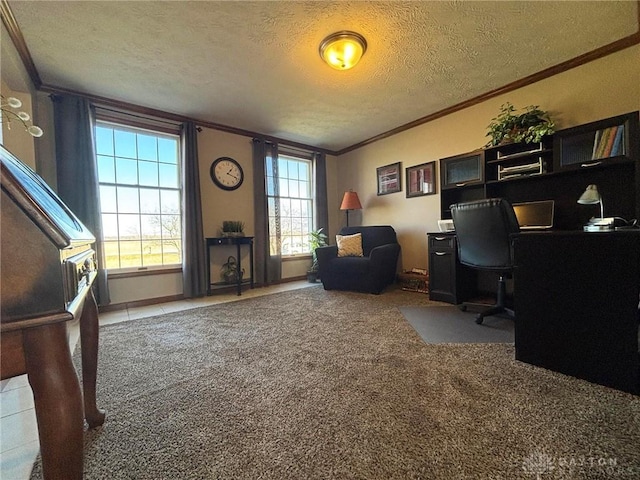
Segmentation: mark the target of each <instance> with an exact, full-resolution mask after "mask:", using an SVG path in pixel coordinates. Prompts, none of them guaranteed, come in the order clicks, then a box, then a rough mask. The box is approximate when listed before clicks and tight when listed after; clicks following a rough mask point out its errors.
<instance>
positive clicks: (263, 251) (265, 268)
mask: <svg viewBox="0 0 640 480" xmlns="http://www.w3.org/2000/svg"><path fill="white" fill-rule="evenodd" d="M277 172H278V145H277V144H275V143H271V142H267V141H265V140H263V139H258V138H254V139H253V185H254V194H253V203H254V215H255V225H254V236H255V238H254V248H255V252H254V256H255V263H254V275H255V281H256V283H257V284H258V285H268V284H270V283H275V282H278V281H280V279H281V278H282V256H281V254H280V241H279V236H280V222H279V218H278V216H277V215H276V218H275V221H272V222H271V224H270V223H269V199H268V197H267V194H268V193H271V194H273V195H276V196H277V194H278V191H277V189H278V182H277V181H275V180H277V178H278V174H277ZM267 177H271V178H272V179H274V181H272V182H268V181H267ZM267 188H269V192H268V191H267ZM272 201H273V200H272ZM278 203H279V202H278V201H277V200H275V201H273V204H272V209H274V211H276V212H277V211H279V208H278V207H279V205H278ZM271 236H274V237H275V241H274V248H275V249H276V250H277V251H276V252H275V254H272V253H271V249H270V246H271V244H270V237H271Z"/></svg>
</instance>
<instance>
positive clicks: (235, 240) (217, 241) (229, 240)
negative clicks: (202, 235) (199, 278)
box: [206, 237, 253, 295]
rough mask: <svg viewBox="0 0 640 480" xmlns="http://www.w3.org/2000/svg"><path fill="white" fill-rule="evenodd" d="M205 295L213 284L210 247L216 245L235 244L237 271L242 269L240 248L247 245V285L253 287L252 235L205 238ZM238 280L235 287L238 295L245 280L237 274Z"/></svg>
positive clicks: (209, 292)
mask: <svg viewBox="0 0 640 480" xmlns="http://www.w3.org/2000/svg"><path fill="white" fill-rule="evenodd" d="M206 240H207V245H206V250H207V295H211V286H212V285H214V284H212V283H211V252H210V249H211V247H215V246H216V245H235V246H236V255H237V260H238V272H241V271H242V263H241V262H242V260H241V256H240V254H241V248H242V245H247V246H248V247H249V280H248V282H249V285H250V286H251V288H253V237H210V238H207V239H206ZM237 277H238V280H237V283H236V288H237V289H238V295H242V284H243V283H245V282H246V281H247V280H246V279H243V278H241V276H240V275H238V276H237Z"/></svg>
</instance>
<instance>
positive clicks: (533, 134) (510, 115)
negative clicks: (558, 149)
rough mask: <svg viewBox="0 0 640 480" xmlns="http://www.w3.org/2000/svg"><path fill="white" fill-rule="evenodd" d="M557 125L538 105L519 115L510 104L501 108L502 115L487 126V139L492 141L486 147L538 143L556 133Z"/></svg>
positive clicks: (531, 106) (526, 109)
mask: <svg viewBox="0 0 640 480" xmlns="http://www.w3.org/2000/svg"><path fill="white" fill-rule="evenodd" d="M554 127H555V124H554V123H553V121H552V120H551V117H550V116H549V113H547V112H545V111H544V110H540V108H539V107H538V105H529V106H528V107H525V109H524V112H521V113H518V112H517V111H516V108H515V107H514V106H513V105H512V104H511V103H509V102H507V103H505V104H503V105H502V106H501V107H500V114H499V115H498V116H497V117H494V118H492V119H491V123H490V124H489V125H487V128H488V129H489V131H488V132H487V137H491V140H490V141H489V143H488V144H487V145H486V146H488V147H494V146H496V145H502V144H505V143H537V142H539V141H541V140H542V137H544V136H545V135H551V134H552V133H553V132H554Z"/></svg>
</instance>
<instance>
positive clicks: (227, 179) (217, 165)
mask: <svg viewBox="0 0 640 480" xmlns="http://www.w3.org/2000/svg"><path fill="white" fill-rule="evenodd" d="M210 174H211V180H213V183H215V184H216V185H217V186H218V187H220V188H222V189H223V190H235V189H236V188H238V187H239V186H240V185H242V181H243V180H244V172H243V171H242V167H241V166H240V164H239V163H238V162H237V161H236V160H234V159H233V158H230V157H220V158H216V159H215V160H214V161H213V163H212V164H211V171H210Z"/></svg>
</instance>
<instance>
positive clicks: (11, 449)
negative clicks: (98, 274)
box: [0, 281, 313, 480]
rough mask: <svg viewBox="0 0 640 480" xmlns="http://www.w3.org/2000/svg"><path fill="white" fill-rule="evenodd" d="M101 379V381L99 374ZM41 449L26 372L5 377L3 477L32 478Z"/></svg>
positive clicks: (158, 310)
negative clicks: (32, 471) (34, 465)
mask: <svg viewBox="0 0 640 480" xmlns="http://www.w3.org/2000/svg"><path fill="white" fill-rule="evenodd" d="M311 285H313V284H309V283H307V282H306V281H298V282H289V283H283V284H280V285H275V286H272V287H265V288H256V289H253V290H250V289H249V290H244V291H243V293H242V297H238V296H237V295H236V294H235V293H228V294H226V293H225V294H220V293H217V294H214V295H212V296H210V297H204V298H198V299H192V300H180V301H176V302H169V303H161V304H157V305H150V306H146V307H138V308H130V309H126V310H118V311H113V312H106V313H101V314H100V325H107V324H110V323H118V322H124V321H127V320H135V319H138V318H144V317H151V316H154V315H160V314H163V313H171V312H177V311H181V310H187V309H190V308H196V307H203V306H206V305H214V304H218V303H225V302H232V301H236V300H240V299H246V298H251V297H257V296H262V295H269V294H272V293H278V292H283V291H287V290H294V289H297V288H304V287H308V286H311ZM79 335H80V332H79V327H78V325H77V323H76V324H75V325H71V326H70V328H69V345H70V348H72V349H73V348H75V345H76V343H77V341H78V337H79ZM98 381H100V379H99V377H98ZM39 450H40V446H39V443H38V430H37V424H36V415H35V410H34V407H33V394H32V393H31V387H29V382H28V381H27V378H26V375H21V376H19V377H14V378H10V379H7V380H2V381H1V382H0V479H2V480H26V479H28V478H29V476H30V474H31V468H32V466H33V462H34V460H35V458H36V456H37V454H38V452H39Z"/></svg>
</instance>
